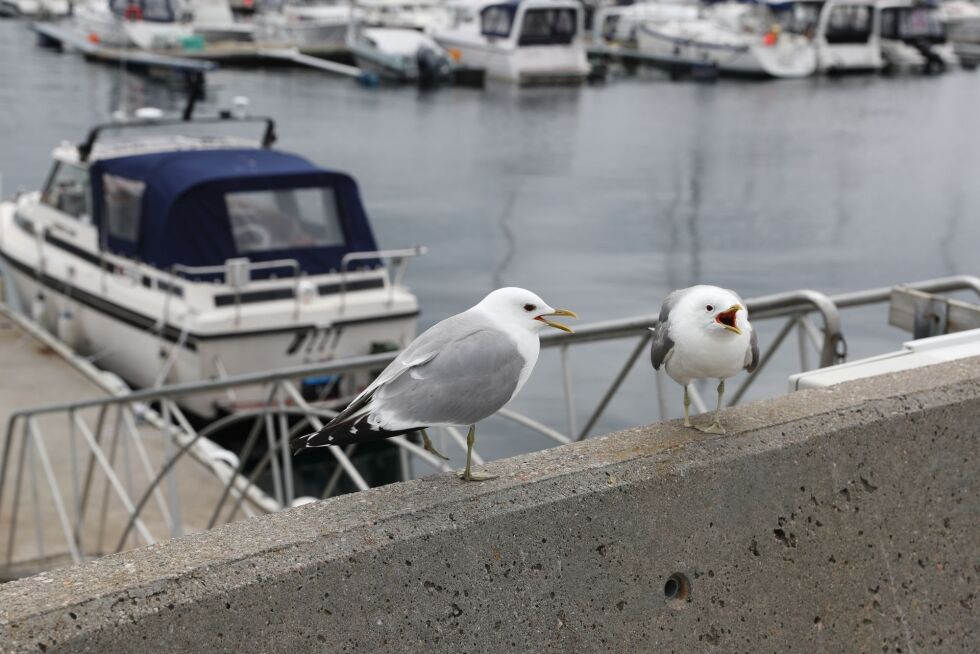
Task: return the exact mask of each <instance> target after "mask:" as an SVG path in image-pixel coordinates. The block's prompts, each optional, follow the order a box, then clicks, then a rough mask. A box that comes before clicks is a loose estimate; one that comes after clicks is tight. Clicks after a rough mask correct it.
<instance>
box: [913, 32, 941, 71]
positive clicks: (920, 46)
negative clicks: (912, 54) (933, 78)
mask: <svg viewBox="0 0 980 654" xmlns="http://www.w3.org/2000/svg"><path fill="white" fill-rule="evenodd" d="M912 47H914V48H915V49H916V50H918V51H919V52H920V53H921V54H922V56H923V57H924V58H925V60H926V65H925V68H924V69H923V72H925V74H926V75H937V74H939V73H944V72H946V62H945V61H943V59H942V57H940V56H939V55H938V54H936V51H935V50H934V49H933V47H932V43H930V42H929V41H928V40H927V39H916V40H915V41H914V42H913V43H912Z"/></svg>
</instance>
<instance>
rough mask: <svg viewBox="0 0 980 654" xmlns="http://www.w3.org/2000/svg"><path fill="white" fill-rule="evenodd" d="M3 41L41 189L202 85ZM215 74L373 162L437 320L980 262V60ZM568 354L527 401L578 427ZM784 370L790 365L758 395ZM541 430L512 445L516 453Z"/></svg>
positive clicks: (580, 365)
mask: <svg viewBox="0 0 980 654" xmlns="http://www.w3.org/2000/svg"><path fill="white" fill-rule="evenodd" d="M0 60H2V61H4V66H2V67H0V111H3V113H4V116H5V127H4V128H3V131H2V132H0V172H2V173H3V175H4V185H5V188H6V189H8V191H10V190H13V189H14V188H16V187H17V186H18V185H23V186H25V187H27V188H36V187H37V186H38V185H39V184H40V183H41V180H42V178H43V175H44V173H45V171H46V170H47V169H48V167H49V165H50V151H51V147H52V146H54V145H56V144H57V143H58V142H60V141H61V140H63V139H70V140H72V141H78V140H79V139H80V138H82V137H83V135H84V134H85V132H86V131H87V130H88V128H89V127H90V126H91V125H92V124H94V123H96V122H102V121H105V120H106V119H108V118H109V116H110V115H111V113H112V112H113V111H115V110H116V109H118V108H120V107H125V108H126V109H128V110H130V111H131V110H133V109H135V108H137V107H139V106H146V105H153V106H158V107H161V108H164V109H166V110H171V111H179V110H180V109H181V108H182V107H183V103H184V97H183V93H182V91H181V90H180V89H179V88H175V87H173V86H172V85H166V84H161V83H159V82H157V81H153V80H148V79H146V78H143V77H140V76H136V75H133V74H131V72H130V71H125V70H121V69H119V68H116V67H111V66H99V65H92V64H88V63H86V62H84V61H83V60H82V59H81V58H80V57H77V56H73V55H69V54H63V55H62V54H57V53H52V52H48V51H44V50H40V49H38V48H36V47H35V46H34V42H33V35H32V34H31V33H30V32H29V31H28V30H27V29H24V28H23V26H22V25H20V24H18V23H14V22H9V21H8V22H2V21H0ZM209 85H210V86H209V90H208V91H209V92H208V97H207V98H206V100H205V101H204V102H203V104H202V108H201V111H202V112H213V111H214V110H215V109H216V108H218V107H227V106H228V105H229V104H230V101H231V98H233V97H234V96H237V95H244V96H248V97H249V98H251V101H252V105H251V108H252V111H253V112H254V113H256V114H268V115H272V116H274V117H275V118H276V119H277V121H278V124H279V134H280V138H281V141H280V146H281V147H282V148H283V149H285V150H290V151H294V152H298V153H301V154H303V155H305V156H307V157H309V158H310V159H312V160H313V161H315V162H316V163H318V164H321V165H324V166H327V167H331V168H337V169H340V170H346V171H349V172H351V173H352V174H353V175H354V176H355V177H356V178H357V180H358V182H359V184H360V186H361V190H362V194H363V196H364V201H365V203H366V205H367V209H368V211H369V214H370V216H371V219H372V224H373V226H374V229H375V232H376V234H377V236H378V240H379V243H380V244H381V245H382V246H383V247H400V246H406V245H412V244H416V243H419V244H424V245H427V246H429V248H430V254H429V256H427V257H425V258H422V259H420V260H418V261H413V262H412V264H411V265H410V267H409V272H408V277H407V279H408V281H409V283H410V284H411V285H412V287H413V289H414V290H415V291H416V292H417V294H418V296H419V298H420V300H421V303H422V307H423V316H422V325H421V326H422V327H426V326H428V325H431V324H432V323H434V322H435V321H437V320H439V319H440V318H442V317H444V316H446V315H448V314H451V313H455V312H457V311H460V310H462V309H465V308H466V307H468V306H470V305H472V304H473V303H474V302H475V301H476V300H478V299H479V298H480V297H481V296H482V295H483V294H484V293H486V292H487V291H489V290H490V289H491V288H493V287H496V286H501V285H509V284H520V285H526V286H529V287H532V288H534V290H536V291H538V292H539V293H540V294H541V295H542V296H544V297H545V298H555V301H556V303H558V302H560V303H561V304H563V305H564V304H568V305H569V306H572V307H573V308H574V309H576V310H577V311H578V312H579V313H580V315H582V317H583V318H582V322H591V321H598V320H606V319H611V318H616V317H622V316H628V315H635V314H639V313H653V312H655V311H656V310H657V307H658V306H659V302H660V300H661V299H662V298H663V297H664V296H665V295H666V294H667V293H668V292H669V291H670V290H672V289H674V288H678V287H681V286H687V285H689V284H692V283H696V282H708V283H719V284H724V285H726V286H730V287H732V288H734V289H736V290H738V291H739V292H740V293H741V294H742V295H743V296H756V295H763V294H767V293H772V292H777V291H783V290H788V289H794V288H816V289H819V290H823V291H826V292H838V291H845V290H853V289H858V288H866V287H871V286H879V285H887V284H893V283H896V282H900V281H907V280H913V279H921V278H927V277H935V276H940V275H945V274H949V273H953V272H966V273H970V272H973V273H975V272H977V270H976V269H975V268H974V269H973V270H971V269H969V267H970V266H974V267H975V263H974V262H975V256H974V250H975V247H976V243H977V242H980V221H977V220H976V219H975V218H974V216H973V213H974V212H975V211H976V207H977V206H980V185H977V184H975V183H974V177H975V175H976V171H977V170H978V166H980V131H978V130H976V129H974V128H973V127H972V125H973V124H974V122H975V116H974V113H975V108H976V107H977V106H980V79H978V77H977V75H975V74H970V73H964V72H957V73H952V74H949V75H945V76H942V77H934V78H929V79H919V78H909V79H879V78H865V79H844V80H802V81H799V82H787V83H785V84H784V83H774V84H748V85H746V84H740V83H737V82H727V81H721V82H719V83H717V84H711V85H694V84H674V83H670V82H668V81H666V80H664V79H662V78H660V77H657V76H654V75H648V74H642V75H640V76H638V77H636V78H633V79H622V80H617V81H615V82H613V83H610V84H608V85H605V86H600V87H591V86H586V87H583V88H580V89H533V90H518V89H514V88H511V87H506V86H492V87H490V88H488V89H487V90H486V91H476V90H472V89H443V90H441V91H439V92H434V93H425V94H420V93H419V92H418V91H416V90H415V89H393V88H384V89H373V90H371V89H363V88H360V87H358V86H357V85H356V84H353V83H352V82H350V81H349V80H346V79H333V78H330V77H329V76H326V75H323V74H321V73H316V72H311V71H304V70H291V69H284V68H275V69H259V70H234V69H228V70H220V71H218V72H216V73H214V74H212V75H210V76H209ZM847 320H848V321H849V322H848V323H847V324H848V326H852V325H860V326H862V327H864V326H878V328H879V329H878V331H876V332H874V333H873V334H871V335H870V336H869V337H867V338H859V337H858V336H857V335H854V336H853V337H852V336H851V335H850V334H849V339H848V340H849V342H850V343H851V345H852V354H853V356H866V355H870V354H875V353H879V352H882V351H886V350H888V349H892V348H894V347H896V346H897V344H898V343H899V342H900V340H901V339H902V338H903V336H904V335H903V334H901V333H900V332H897V331H895V330H890V329H888V328H887V327H886V326H884V320H883V318H882V317H881V315H880V312H877V313H874V315H870V314H869V317H867V318H866V319H865V318H862V319H860V320H857V321H855V320H854V319H853V318H851V317H850V316H848V317H847ZM607 357H608V352H599V351H595V352H590V351H588V350H583V352H582V353H581V355H579V354H576V361H575V371H576V373H575V375H576V382H577V383H579V384H581V385H582V388H583V389H584V390H583V397H585V396H590V397H595V396H596V395H595V394H592V395H589V391H595V392H596V393H601V391H602V390H603V389H604V387H605V386H606V385H607V384H608V383H609V380H610V376H611V375H612V374H614V372H613V371H610V369H609V367H610V365H612V366H616V365H618V362H612V363H610V361H609V360H608V358H607ZM552 373H553V371H551V370H549V368H548V366H547V364H545V365H544V367H542V369H541V370H540V371H539V372H536V373H535V379H534V380H532V382H531V384H530V385H529V387H528V391H527V392H525V394H523V395H522V396H521V397H520V398H518V401H517V406H515V408H516V409H517V410H522V411H525V412H527V413H529V414H531V415H533V416H534V417H536V418H539V419H542V420H545V421H546V422H554V424H559V425H560V424H562V422H563V421H564V415H563V413H562V410H561V407H560V406H559V405H556V402H555V401H554V398H555V395H554V394H553V393H552V391H553V390H554V389H553V388H552V386H551V385H549V384H548V383H547V381H548V380H549V379H553V375H552ZM539 378H540V379H539ZM784 387H785V376H782V374H781V371H777V372H776V373H774V374H773V375H772V376H771V377H768V378H766V379H764V380H760V383H758V384H757V385H756V386H755V387H753V390H752V394H753V396H754V397H759V396H764V395H771V394H774V393H779V392H782V391H783V389H784ZM638 397H640V399H638V400H637V401H636V402H633V403H629V402H625V403H622V404H617V406H616V407H615V409H614V411H611V412H610V415H609V417H608V418H607V419H606V421H605V422H604V423H602V424H600V425H599V427H598V429H599V430H600V431H601V430H602V429H605V428H608V427H610V426H618V425H624V424H636V423H639V422H645V421H646V420H648V419H650V415H651V414H650V402H649V398H650V397H651V396H650V395H649V394H641V395H638ZM590 405H591V403H590V402H585V401H584V400H583V403H582V406H590ZM521 438H522V436H521V435H520V434H518V435H515V437H514V439H513V440H507V439H506V438H505V439H503V440H501V441H499V442H498V444H497V447H499V448H500V450H499V451H500V452H504V453H506V452H508V451H516V450H518V449H521V447H522V445H521V440H520V439H521ZM487 445H488V447H491V448H492V447H494V444H493V442H492V441H490V442H488V444H487ZM490 453H491V454H493V452H492V450H491V451H490Z"/></svg>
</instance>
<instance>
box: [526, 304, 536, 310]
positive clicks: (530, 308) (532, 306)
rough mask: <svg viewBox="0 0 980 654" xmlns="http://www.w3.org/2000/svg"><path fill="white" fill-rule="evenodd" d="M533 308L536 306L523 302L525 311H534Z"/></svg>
mask: <svg viewBox="0 0 980 654" xmlns="http://www.w3.org/2000/svg"><path fill="white" fill-rule="evenodd" d="M535 309H537V307H536V306H534V305H533V304H525V305H524V310H525V311H534V310H535Z"/></svg>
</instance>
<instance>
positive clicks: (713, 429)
mask: <svg viewBox="0 0 980 654" xmlns="http://www.w3.org/2000/svg"><path fill="white" fill-rule="evenodd" d="M691 426H692V427H694V428H695V429H697V430H698V431H703V432H704V433H705V434H724V433H725V428H724V427H722V426H721V423H720V422H718V421H717V420H715V421H714V422H713V423H711V424H710V425H691Z"/></svg>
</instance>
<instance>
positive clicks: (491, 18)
mask: <svg viewBox="0 0 980 654" xmlns="http://www.w3.org/2000/svg"><path fill="white" fill-rule="evenodd" d="M513 24H514V5H491V6H489V7H486V8H485V9H484V10H483V11H481V12H480V33H481V34H483V36H496V37H499V38H502V39H506V38H507V37H508V36H510V28H511V27H512V26H513Z"/></svg>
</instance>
